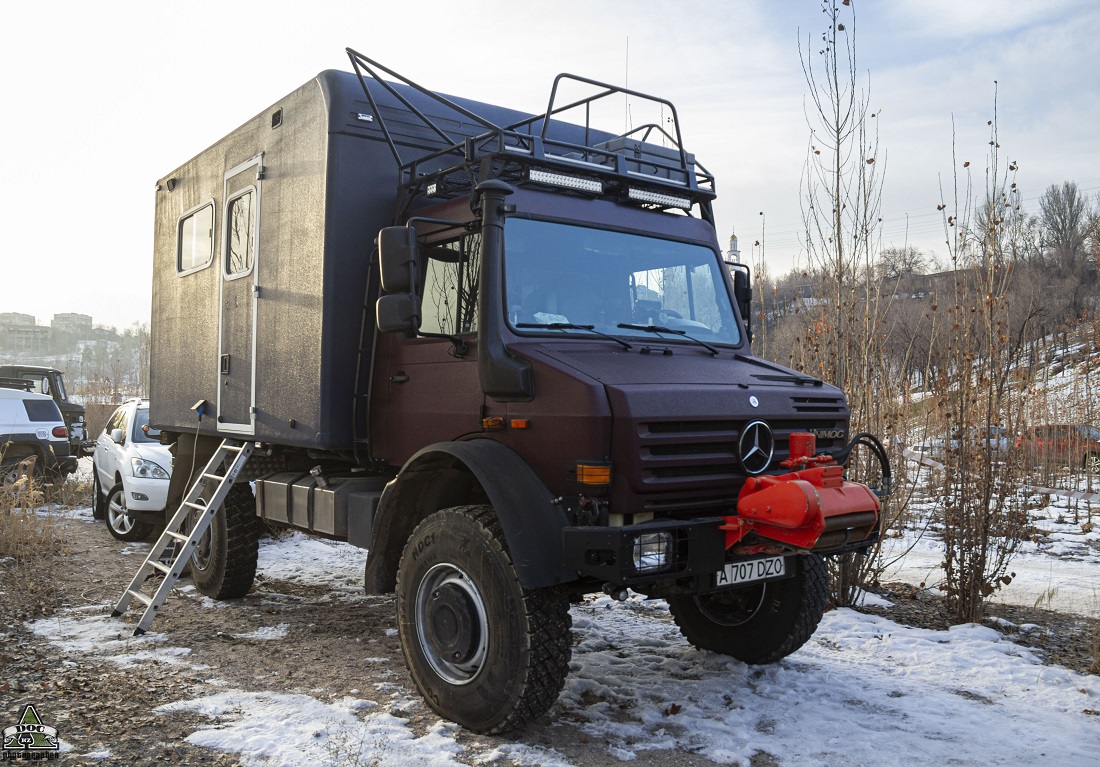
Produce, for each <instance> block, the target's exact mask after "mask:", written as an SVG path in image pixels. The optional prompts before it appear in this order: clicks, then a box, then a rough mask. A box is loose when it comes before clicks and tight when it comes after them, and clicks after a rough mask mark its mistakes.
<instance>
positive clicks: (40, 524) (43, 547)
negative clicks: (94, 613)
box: [0, 477, 90, 619]
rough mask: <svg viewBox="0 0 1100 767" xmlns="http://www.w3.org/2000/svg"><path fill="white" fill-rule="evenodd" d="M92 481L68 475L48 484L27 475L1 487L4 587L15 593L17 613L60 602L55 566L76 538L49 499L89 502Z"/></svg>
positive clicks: (63, 503)
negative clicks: (48, 510) (51, 509)
mask: <svg viewBox="0 0 1100 767" xmlns="http://www.w3.org/2000/svg"><path fill="white" fill-rule="evenodd" d="M89 492H90V487H89V485H88V483H86V482H79V481H77V480H74V479H68V480H66V481H64V482H61V483H58V484H55V485H47V486H45V487H43V486H42V485H40V484H39V483H38V482H36V481H31V480H30V479H29V478H27V477H23V478H20V479H19V480H18V481H17V482H15V483H13V484H12V485H6V486H3V487H0V584H2V585H0V590H2V591H5V592H7V593H8V594H9V595H13V597H14V598H13V600H12V601H13V602H14V603H16V604H13V607H15V608H16V611H17V615H16V616H15V617H17V618H23V619H25V618H28V617H32V616H35V615H41V614H44V613H47V612H49V611H50V610H51V609H52V607H53V606H54V605H55V604H56V602H57V599H56V587H55V585H54V581H53V579H52V578H51V571H52V570H53V569H54V568H55V567H56V561H57V559H58V558H64V557H67V556H69V554H70V552H71V540H70V539H69V538H68V534H67V533H66V531H65V530H64V528H63V527H62V525H61V524H60V522H59V520H58V518H57V517H56V516H54V515H52V514H48V513H44V511H43V510H44V507H45V506H46V505H50V506H54V507H55V508H58V507H60V508H64V509H73V508H78V507H80V506H86V505H87V501H88V497H89Z"/></svg>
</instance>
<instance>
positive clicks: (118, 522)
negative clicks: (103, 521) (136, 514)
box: [107, 490, 134, 535]
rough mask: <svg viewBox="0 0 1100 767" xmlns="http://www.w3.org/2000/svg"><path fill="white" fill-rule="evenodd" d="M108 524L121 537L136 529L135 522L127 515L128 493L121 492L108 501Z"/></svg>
mask: <svg viewBox="0 0 1100 767" xmlns="http://www.w3.org/2000/svg"><path fill="white" fill-rule="evenodd" d="M107 524H109V525H110V526H111V529H112V530H114V531H115V532H116V533H118V534H119V535H126V534H127V533H128V532H130V531H131V530H133V529H134V520H133V519H131V518H130V517H129V516H127V514H126V492H125V491H124V490H119V491H118V492H116V493H111V497H110V498H108V499H107Z"/></svg>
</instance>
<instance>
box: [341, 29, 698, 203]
mask: <svg viewBox="0 0 1100 767" xmlns="http://www.w3.org/2000/svg"><path fill="white" fill-rule="evenodd" d="M347 54H348V58H349V59H351V64H352V67H353V68H354V70H355V74H356V75H357V76H358V78H359V82H360V84H361V85H362V87H363V92H364V93H365V94H366V98H367V101H368V103H369V104H370V105H371V109H372V110H373V111H374V114H375V115H376V116H377V119H378V124H379V128H380V129H381V131H382V133H383V135H384V137H385V139H386V142H387V143H388V144H389V147H390V151H391V153H392V154H393V157H394V160H395V162H396V163H397V165H398V168H399V169H400V176H399V181H398V186H399V189H398V200H397V209H396V211H395V221H396V222H400V221H401V220H403V219H404V218H405V217H406V216H407V214H408V212H409V210H410V208H411V207H412V206H413V204H414V203H416V202H418V201H420V200H422V199H425V198H429V199H440V200H446V199H453V198H455V197H459V196H462V195H466V194H469V193H470V192H471V191H472V190H473V188H474V187H475V186H476V185H477V184H478V183H480V182H482V181H485V180H487V179H491V178H495V179H501V180H503V181H507V182H508V183H511V184H515V185H525V186H526V185H533V186H542V185H543V184H542V183H540V182H539V181H537V180H532V178H531V175H532V174H531V171H542V172H543V173H550V174H560V175H562V176H566V177H569V178H573V179H579V180H580V183H579V184H578V187H577V188H571V189H570V188H562V187H561V186H558V185H555V184H550V188H554V189H555V190H556V191H559V192H567V193H572V194H580V195H585V196H589V197H598V198H601V199H611V200H615V201H619V202H629V203H630V204H634V205H639V206H641V207H647V208H653V209H658V210H671V209H677V210H680V211H682V212H685V213H687V214H688V215H690V214H691V210H692V209H693V207H694V206H696V205H697V206H698V208H699V215H700V216H701V217H702V218H703V219H704V220H706V221H708V222H710V223H711V224H713V223H714V214H713V210H712V206H711V202H712V201H713V200H714V198H715V196H716V194H715V188H714V176H713V175H712V174H711V173H709V172H708V171H707V170H706V168H704V167H703V166H702V165H701V164H700V163H698V162H696V161H695V158H694V157H693V156H692V155H690V154H689V153H688V152H687V151H685V149H684V145H683V140H682V138H681V133H680V120H679V117H678V115H677V113H676V108H675V106H673V104H672V103H671V102H670V101H667V100H665V99H661V98H657V97H655V96H650V95H647V94H645V93H640V92H638V91H633V90H628V89H626V88H620V87H618V86H614V85H608V84H607V83H601V82H599V81H596V80H590V79H588V78H584V77H578V76H576V75H571V74H567V73H563V74H560V75H558V76H557V77H556V78H555V79H554V84H553V88H552V89H551V92H550V100H549V103H548V104H547V107H546V112H545V114H539V115H532V116H531V117H528V118H526V119H524V120H521V121H519V122H516V123H512V124H510V125H503V126H502V125H497V124H495V123H493V122H492V121H490V120H488V119H487V118H485V117H484V116H482V115H479V114H477V113H475V112H473V111H471V110H469V109H467V108H465V107H463V106H461V105H459V104H456V103H455V102H453V101H451V100H450V99H448V98H446V97H444V96H441V95H439V94H438V93H435V92H434V91H431V90H428V89H427V88H424V87H423V86H421V85H418V84H417V83H415V82H413V81H411V80H409V79H408V78H406V77H404V76H403V75H401V74H399V73H397V72H395V71H394V70H392V69H389V68H388V67H385V66H383V65H382V64H379V63H378V62H376V61H373V60H372V59H369V58H367V57H366V56H364V55H363V54H361V53H358V52H357V51H355V50H352V49H351V48H348V49H347ZM379 72H383V73H385V74H386V75H389V76H390V77H392V78H394V79H396V80H399V81H400V82H402V83H403V84H405V85H406V86H408V87H410V88H412V89H414V90H416V91H418V92H419V93H421V94H423V95H425V96H427V97H429V98H431V99H432V100H434V101H436V102H437V103H439V104H441V105H443V106H444V107H446V108H448V109H450V110H452V111H453V112H455V113H457V114H458V115H461V116H463V117H465V118H467V119H468V120H472V121H473V122H474V123H476V124H477V125H478V126H480V127H482V128H484V129H485V130H484V132H482V133H479V134H477V135H474V136H460V137H456V136H453V135H450V134H448V133H447V131H445V130H444V129H443V128H441V127H440V126H439V125H438V124H437V123H436V122H434V121H433V120H432V119H431V118H430V117H429V116H428V115H426V114H424V113H423V112H422V111H421V110H420V109H418V108H417V107H416V106H415V105H414V104H412V103H411V102H410V101H409V99H407V98H405V97H404V95H402V93H401V92H400V91H399V90H398V89H397V88H395V87H394V86H393V84H392V83H390V82H387V81H386V80H384V79H382V77H380V76H379ZM367 77H370V78H371V79H373V80H374V81H375V82H376V83H378V84H379V85H380V86H381V87H382V88H384V89H385V90H386V91H387V92H388V93H389V94H390V95H391V96H393V97H394V98H395V99H397V100H398V101H399V102H401V104H402V105H404V107H405V108H406V109H408V110H409V112H411V113H412V114H414V115H415V116H416V117H417V119H419V120H420V121H421V122H423V124H424V125H425V126H426V127H427V128H428V129H429V130H430V131H431V132H432V133H434V134H435V135H436V136H437V137H438V138H439V141H440V143H441V144H442V147H441V148H440V149H438V150H436V151H434V152H429V153H428V154H426V155H422V156H419V157H416V158H415V159H411V160H405V159H404V158H403V157H402V155H401V152H400V149H399V148H398V145H397V142H396V141H395V140H394V138H393V135H392V134H391V132H390V130H389V128H388V127H387V126H386V121H385V119H384V118H383V117H382V114H381V112H380V111H379V109H378V104H377V103H376V101H375V97H374V95H373V94H372V92H371V89H370V88H369V87H368V85H367ZM566 80H571V81H575V82H579V83H582V84H584V85H590V86H594V87H595V88H597V92H596V93H594V94H592V95H590V96H588V97H586V98H582V99H578V100H577V101H573V102H570V103H568V104H557V100H558V91H559V87H560V85H561V84H562V83H563V82H564V81H566ZM617 95H626V96H632V97H635V98H639V99H645V100H648V101H652V102H654V103H657V104H659V105H661V106H662V107H663V108H667V109H668V110H669V113H670V114H671V132H670V131H666V130H665V129H664V128H663V127H662V126H660V125H656V124H646V125H642V126H639V127H637V128H634V129H633V130H631V131H628V132H627V133H625V134H621V135H618V136H615V137H614V138H612V139H610V140H605V141H601V142H596V141H594V139H593V135H592V134H593V128H592V126H591V122H590V121H591V110H592V105H593V103H595V102H596V101H599V100H601V99H605V98H610V97H612V96H617ZM581 109H583V110H584V123H583V126H574V125H568V127H571V128H573V129H574V130H580V129H583V134H582V135H583V139H582V140H581V141H564V140H561V139H560V138H554V137H551V125H552V123H558V124H559V125H563V126H564V125H566V124H564V123H560V121H559V120H555V117H556V116H558V115H561V114H563V113H565V112H573V111H576V110H581ZM559 133H560V131H559ZM655 134H656V135H659V136H661V137H662V139H663V140H664V141H665V142H667V144H668V146H667V147H666V146H657V145H653V144H650V143H648V141H649V138H650V137H651V136H654V135H655ZM606 135H607V134H606V133H602V132H601V137H603V136H606ZM537 175H538V174H537V173H536V176H537ZM586 181H587V182H594V183H588V184H586V183H585V182H586Z"/></svg>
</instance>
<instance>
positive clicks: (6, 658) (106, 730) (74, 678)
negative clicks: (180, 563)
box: [0, 517, 1095, 767]
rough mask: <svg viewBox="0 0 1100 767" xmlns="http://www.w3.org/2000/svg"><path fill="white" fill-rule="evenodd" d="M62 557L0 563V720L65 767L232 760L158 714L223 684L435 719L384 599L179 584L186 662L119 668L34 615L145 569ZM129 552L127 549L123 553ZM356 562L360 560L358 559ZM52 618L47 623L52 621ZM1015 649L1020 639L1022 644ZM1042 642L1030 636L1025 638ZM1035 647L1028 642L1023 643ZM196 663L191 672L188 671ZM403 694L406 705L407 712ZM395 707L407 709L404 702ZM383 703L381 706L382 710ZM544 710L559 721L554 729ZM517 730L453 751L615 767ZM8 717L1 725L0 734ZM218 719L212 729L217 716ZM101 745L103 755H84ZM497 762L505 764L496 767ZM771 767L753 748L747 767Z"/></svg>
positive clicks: (1080, 647) (565, 724)
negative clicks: (30, 731) (57, 637)
mask: <svg viewBox="0 0 1100 767" xmlns="http://www.w3.org/2000/svg"><path fill="white" fill-rule="evenodd" d="M57 524H58V525H59V528H60V529H59V532H60V535H61V537H62V538H63V540H65V541H66V551H64V552H62V553H58V554H54V555H50V556H48V557H44V558H43V560H42V562H41V564H43V565H44V566H45V567H44V569H43V570H42V572H44V573H48V578H49V581H50V583H49V584H48V585H46V586H45V587H43V588H37V587H36V588H30V587H24V588H21V587H20V586H21V584H20V583H19V582H18V581H17V579H16V578H15V577H14V575H13V572H12V570H11V567H10V560H9V561H8V563H6V565H5V563H0V592H2V593H0V713H3V714H5V715H6V716H7V717H9V718H11V717H14V716H16V715H17V712H19V711H22V709H23V706H25V705H26V704H28V703H31V704H34V706H35V707H36V710H37V711H38V713H39V714H40V716H42V718H43V720H44V721H45V722H46V723H47V724H50V725H52V726H54V727H56V728H57V729H58V731H59V734H60V737H61V738H62V740H64V741H65V742H67V743H68V744H70V745H71V746H72V750H71V751H68V752H67V753H65V754H63V755H62V757H61V762H60V763H63V764H66V765H70V764H72V765H79V764H88V765H92V764H95V765H102V764H120V765H158V764H173V765H234V764H238V763H239V759H240V757H239V755H237V754H227V753H224V752H219V751H214V750H211V749H206V748H200V747H197V746H193V745H191V744H189V743H187V742H186V741H185V740H184V739H185V737H186V736H187V735H189V734H191V733H192V732H194V731H195V730H197V729H199V728H200V727H202V726H210V725H211V724H212V721H211V719H210V718H208V717H206V716H202V715H199V714H196V713H184V712H176V713H167V714H166V713H158V712H155V711H154V710H155V709H156V708H157V707H158V706H161V705H164V704H167V703H171V702H174V701H181V700H191V699H194V698H199V697H203V696H206V695H211V694H214V693H216V692H218V691H220V690H222V689H227V688H230V689H237V690H243V691H253V692H262V691H276V692H281V693H303V694H308V695H310V696H312V697H314V698H316V699H318V700H321V701H323V702H332V701H336V700H338V699H340V698H343V697H345V696H349V695H357V694H359V692H360V691H364V692H365V691H373V690H376V689H378V688H377V685H380V684H389V685H391V686H392V687H393V689H397V690H400V691H401V693H402V694H401V695H397V696H395V697H394V701H395V702H393V703H391V704H389V705H391V706H393V711H392V712H393V713H394V714H395V715H398V716H400V717H402V718H406V719H409V720H410V721H409V727H410V728H411V729H412V730H413V731H414V732H415V733H416V734H417V735H422V734H423V733H424V732H426V731H427V729H428V728H429V727H430V726H432V725H433V724H435V723H436V722H437V721H438V717H437V716H436V715H434V714H433V713H432V712H431V711H430V710H429V709H428V708H427V707H426V706H423V705H419V704H418V703H416V702H415V701H416V692H415V688H414V687H413V684H412V682H411V680H410V679H409V677H408V674H407V672H406V671H405V666H404V661H403V659H402V655H401V649H400V646H399V644H398V639H397V636H396V631H394V630H393V629H394V625H395V621H394V603H393V599H392V598H390V597H374V598H366V599H355V600H350V601H349V600H348V599H347V598H346V592H345V593H343V594H342V593H341V592H340V591H339V590H335V591H334V590H333V589H328V588H324V587H319V586H311V585H303V584H301V583H296V582H291V581H284V580H279V579H277V578H273V577H270V576H265V575H264V574H263V573H261V574H260V575H258V577H257V581H256V585H255V587H254V589H253V591H252V593H250V594H249V595H248V596H247V597H245V598H244V599H241V600H235V601H233V602H226V603H219V605H218V606H214V605H213V604H212V603H211V601H210V600H208V599H205V598H204V597H201V596H200V595H198V594H197V592H195V591H194V589H193V588H191V589H188V588H187V586H188V585H189V581H188V580H187V579H184V580H183V581H181V582H180V586H179V587H177V590H176V591H175V592H174V593H173V595H172V596H171V597H170V598H169V600H168V602H167V603H166V605H165V606H164V607H163V608H162V609H161V611H160V615H159V617H158V618H157V620H156V623H155V624H154V626H153V630H154V631H156V632H158V633H162V634H165V635H166V637H167V639H166V641H165V642H164V644H165V645H166V646H171V647H175V648H189V649H190V654H189V655H188V656H187V662H186V663H185V664H181V663H178V662H173V659H172V658H170V657H165V658H164V659H163V660H158V659H156V658H155V657H154V658H153V659H152V660H148V661H145V662H141V663H139V664H137V665H132V666H130V667H128V668H122V667H120V666H119V665H118V664H117V663H115V662H112V661H110V660H106V659H103V658H101V657H95V655H89V654H87V653H86V652H79V651H75V650H64V649H59V648H58V647H57V646H55V645H53V644H50V643H49V642H47V641H46V640H45V639H44V638H42V637H40V636H36V635H35V634H34V633H33V632H32V631H31V628H30V626H31V624H32V623H33V622H34V621H39V620H42V619H43V618H47V619H52V620H57V619H58V618H60V617H62V616H65V615H70V614H71V611H72V610H73V609H74V608H76V609H81V612H82V614H85V615H90V616H103V615H106V614H107V613H109V612H110V609H109V605H111V604H113V603H114V602H115V601H116V600H117V599H118V597H119V596H120V594H121V592H122V589H123V588H124V587H125V585H126V584H127V583H128V582H129V580H130V578H131V577H132V575H133V573H134V572H135V570H136V569H137V567H138V566H139V565H140V563H141V558H142V555H141V554H140V552H139V551H135V550H134V547H133V546H132V545H129V544H124V543H120V542H119V541H116V540H115V539H114V538H112V537H111V536H110V535H109V534H108V532H107V530H106V528H105V526H104V525H103V524H102V523H94V524H93V523H91V522H89V521H88V519H87V518H86V517H83V518H81V517H77V518H66V519H58V520H57ZM126 551H129V552H130V553H129V555H122V554H123V553H124V552H126ZM364 558H365V552H364ZM890 599H891V600H893V601H894V602H895V603H896V607H894V608H890V610H889V611H888V612H886V613H885V614H886V615H887V616H888V617H890V618H891V619H893V620H899V621H902V622H906V623H910V624H912V625H922V626H927V627H929V628H942V627H944V626H945V625H946V619H945V615H944V613H943V609H942V603H940V602H939V601H938V600H936V599H934V598H932V597H930V596H928V595H927V594H926V593H922V592H916V591H914V590H912V589H910V588H908V587H901V586H899V587H897V588H895V589H893V591H892V593H891V594H890ZM998 610H1008V612H1007V613H1006V614H1005V617H1006V618H1008V619H1010V620H1011V621H1013V623H1015V624H1017V625H1020V624H1022V623H1038V624H1040V625H1044V626H1047V627H1049V628H1051V629H1053V631H1052V632H1051V633H1045V634H1044V635H1045V636H1047V637H1056V639H1054V640H1051V639H1047V640H1045V641H1046V642H1048V643H1049V642H1051V641H1053V642H1055V643H1056V644H1055V645H1053V646H1048V647H1044V648H1043V649H1044V651H1045V652H1046V653H1047V655H1048V658H1049V660H1050V661H1052V662H1060V663H1062V664H1063V665H1067V666H1069V667H1071V668H1074V669H1075V670H1078V671H1082V672H1087V671H1088V670H1089V666H1090V665H1091V664H1092V663H1093V662H1094V660H1095V655H1094V653H1093V650H1094V648H1093V639H1092V636H1091V635H1090V634H1089V631H1088V627H1087V626H1085V624H1083V623H1082V622H1081V621H1080V620H1078V619H1077V618H1075V617H1073V616H1064V615H1060V614H1058V613H1047V612H1045V611H1040V610H1023V609H1021V608H995V609H994V612H997V611H998ZM51 616H52V617H51ZM137 617H138V613H137V612H136V611H132V612H131V614H130V615H128V616H126V618H124V619H118V632H117V634H116V635H115V637H114V638H117V639H125V638H127V637H129V636H130V632H131V629H132V625H133V624H134V623H135V622H136V621H137ZM274 624H287V630H286V635H285V636H284V637H282V638H279V639H276V640H271V639H246V638H239V637H238V636H236V635H239V634H246V633H249V632H252V631H256V630H258V629H262V628H265V627H268V628H270V627H271V626H272V625H274ZM1013 639H1014V640H1015V641H1022V642H1024V643H1029V639H1028V637H1027V636H1020V637H1016V636H1013ZM1035 641H1038V640H1035ZM1031 643H1034V642H1031ZM196 669H198V670H196ZM409 700H412V701H414V702H413V703H412V704H411V705H410V704H409V702H408V701H409ZM401 701H404V702H401ZM383 705H386V704H383ZM550 716H553V717H554V719H553V720H552V721H553V722H554V724H555V726H553V727H550V726H549V724H550V723H551V718H550ZM550 716H547V717H544V720H545V721H542V722H539V723H536V724H535V725H534V726H531V727H529V728H528V729H527V730H526V731H524V732H522V733H519V734H518V735H517V734H511V735H509V737H508V738H507V739H502V738H494V737H486V736H480V735H473V734H470V733H466V732H462V731H460V734H459V735H458V740H459V743H460V744H461V745H462V746H463V747H464V748H465V751H464V753H463V754H462V755H461V756H460V757H459V759H460V760H462V761H467V762H469V763H471V764H473V763H475V761H476V760H477V758H478V756H479V755H484V754H486V753H488V752H490V751H492V750H493V749H494V748H496V747H497V746H499V745H500V744H502V743H506V742H509V743H517V742H518V743H524V744H529V745H532V746H538V747H542V748H546V749H555V750H557V752H558V753H559V754H560V755H561V756H562V757H563V758H564V759H566V760H568V761H569V762H571V763H573V764H584V765H596V766H600V765H621V764H622V762H620V761H619V760H618V759H616V758H614V757H613V756H611V755H610V754H609V753H608V745H607V744H606V743H604V742H594V741H593V740H592V739H590V737H589V736H588V735H586V734H585V733H584V732H583V731H582V730H581V729H580V728H579V727H576V726H574V725H573V724H572V723H570V722H569V721H568V713H567V712H566V713H565V714H564V715H563V713H562V712H560V711H557V712H555V711H553V710H552V712H551V715H550ZM13 723H14V722H8V721H7V720H5V721H4V722H0V728H2V727H4V726H8V725H9V724H13ZM215 723H216V722H215ZM104 751H109V753H110V756H109V757H106V758H96V757H94V756H85V755H91V754H95V753H96V752H104ZM644 759H645V763H646V764H647V765H669V766H671V767H692V766H693V765H710V764H712V762H710V761H709V760H707V759H704V758H702V757H700V756H698V755H695V754H690V753H679V752H672V751H668V752H665V751H657V752H648V753H647V754H646V755H645V757H644ZM496 763H497V764H508V760H507V759H502V760H500V761H498V762H496ZM773 764H775V761H774V759H773V758H772V757H771V756H769V755H768V754H767V753H766V752H764V751H761V752H760V753H758V754H757V756H756V757H755V758H754V759H753V765H754V767H765V766H766V765H773Z"/></svg>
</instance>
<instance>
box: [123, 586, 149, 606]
mask: <svg viewBox="0 0 1100 767" xmlns="http://www.w3.org/2000/svg"><path fill="white" fill-rule="evenodd" d="M126 593H127V594H129V595H130V596H132V597H133V598H134V599H136V600H137V601H139V602H141V603H143V604H146V605H151V604H153V598H152V597H147V596H145V595H144V594H142V593H141V592H140V591H134V590H133V589H127V590H126Z"/></svg>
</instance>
